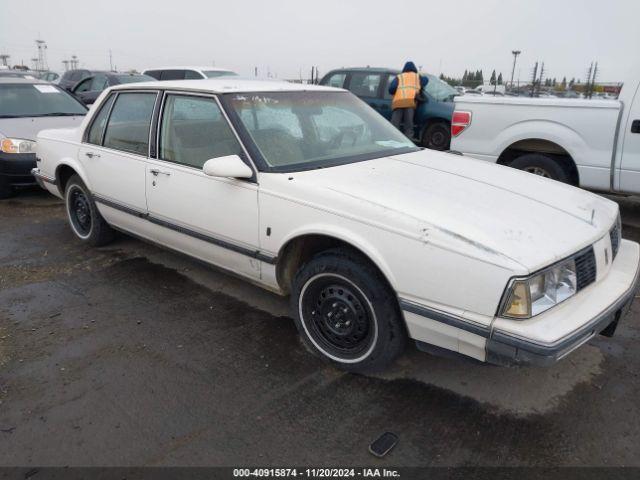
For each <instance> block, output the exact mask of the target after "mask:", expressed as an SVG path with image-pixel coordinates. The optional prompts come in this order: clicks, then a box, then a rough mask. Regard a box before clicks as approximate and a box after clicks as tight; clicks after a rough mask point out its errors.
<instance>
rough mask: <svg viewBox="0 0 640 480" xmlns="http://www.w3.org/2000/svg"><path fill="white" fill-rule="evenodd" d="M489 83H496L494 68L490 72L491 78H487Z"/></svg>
mask: <svg viewBox="0 0 640 480" xmlns="http://www.w3.org/2000/svg"><path fill="white" fill-rule="evenodd" d="M489 84H491V85H495V84H496V71H495V70H494V71H493V72H491V79H490V80H489Z"/></svg>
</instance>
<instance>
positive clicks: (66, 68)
mask: <svg viewBox="0 0 640 480" xmlns="http://www.w3.org/2000/svg"><path fill="white" fill-rule="evenodd" d="M62 65H64V71H65V72H66V71H68V70H69V60H62Z"/></svg>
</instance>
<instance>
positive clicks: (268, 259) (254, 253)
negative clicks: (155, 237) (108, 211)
mask: <svg viewBox="0 0 640 480" xmlns="http://www.w3.org/2000/svg"><path fill="white" fill-rule="evenodd" d="M92 196H93V200H94V201H95V202H97V203H101V204H103V205H105V206H107V207H111V208H114V209H116V210H120V211H121V212H124V213H128V214H129V215H134V216H136V217H139V218H142V219H144V220H147V221H149V222H151V223H154V224H156V225H160V226H161V227H165V228H168V229H170V230H173V231H175V232H178V233H182V234H184V235H188V236H190V237H193V238H197V239H198V240H202V241H204V242H208V243H211V244H212V245H216V246H218V247H222V248H225V249H227V250H231V251H233V252H236V253H239V254H241V255H245V256H247V257H251V258H255V259H257V260H260V261H261V262H265V263H269V264H272V265H275V264H276V263H277V261H278V257H276V256H273V255H270V254H268V253H265V252H262V251H260V250H252V249H250V248H246V247H243V246H240V245H236V244H234V243H230V242H228V241H226V240H222V239H220V238H216V237H212V236H210V235H206V234H204V233H200V232H196V231H195V230H191V229H189V228H186V227H182V226H180V225H176V224H174V223H171V222H167V221H166V220H163V219H160V218H158V217H154V216H153V215H150V214H149V213H147V212H143V211H141V210H138V209H136V208H132V207H129V206H127V205H123V204H121V203H118V202H114V201H112V200H109V199H107V198H104V197H102V196H100V195H96V194H93V195H92Z"/></svg>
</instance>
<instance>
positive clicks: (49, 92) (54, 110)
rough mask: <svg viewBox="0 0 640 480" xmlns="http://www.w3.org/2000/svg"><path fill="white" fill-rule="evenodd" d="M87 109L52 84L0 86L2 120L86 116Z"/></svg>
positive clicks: (0, 115) (0, 116)
mask: <svg viewBox="0 0 640 480" xmlns="http://www.w3.org/2000/svg"><path fill="white" fill-rule="evenodd" d="M85 113H87V109H86V107H85V106H84V105H82V104H81V103H80V102H78V101H77V100H76V99H74V98H73V97H72V96H71V95H69V94H68V93H67V92H65V91H64V90H62V89H61V88H58V87H57V86H55V85H51V84H42V85H35V84H24V85H13V84H4V85H0V118H15V117H43V116H56V115H60V116H64V115H84V114H85Z"/></svg>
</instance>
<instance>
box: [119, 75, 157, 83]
mask: <svg viewBox="0 0 640 480" xmlns="http://www.w3.org/2000/svg"><path fill="white" fill-rule="evenodd" d="M116 78H117V79H118V81H119V82H120V83H137V82H156V81H157V80H156V79H155V78H153V77H150V76H149V75H135V74H134V75H129V74H127V75H116Z"/></svg>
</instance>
